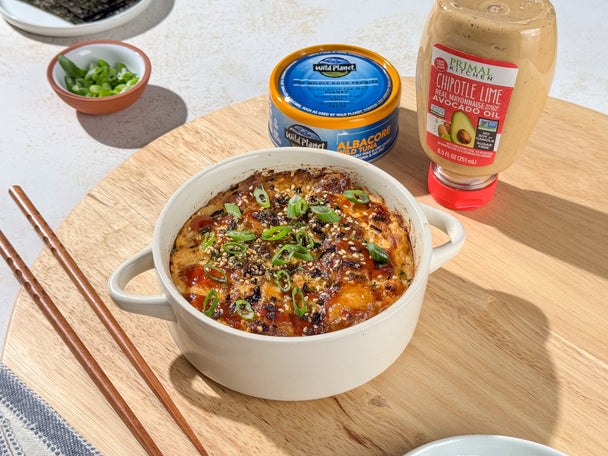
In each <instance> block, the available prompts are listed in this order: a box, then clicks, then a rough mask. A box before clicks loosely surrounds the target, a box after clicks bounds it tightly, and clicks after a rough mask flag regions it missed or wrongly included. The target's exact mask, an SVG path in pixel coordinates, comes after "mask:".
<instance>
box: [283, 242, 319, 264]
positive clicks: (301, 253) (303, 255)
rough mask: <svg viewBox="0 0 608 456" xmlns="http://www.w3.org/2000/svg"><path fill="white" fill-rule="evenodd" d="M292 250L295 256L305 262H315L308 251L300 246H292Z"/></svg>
mask: <svg viewBox="0 0 608 456" xmlns="http://www.w3.org/2000/svg"><path fill="white" fill-rule="evenodd" d="M289 247H290V250H292V251H293V256H294V257H296V258H299V259H300V260H304V261H312V260H314V258H313V256H312V255H311V254H310V252H309V251H308V249H307V248H306V247H304V246H303V245H300V244H295V245H290V246H289Z"/></svg>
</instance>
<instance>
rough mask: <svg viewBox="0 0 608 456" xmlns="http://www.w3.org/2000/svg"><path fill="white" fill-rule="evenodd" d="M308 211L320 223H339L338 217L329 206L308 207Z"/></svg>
mask: <svg viewBox="0 0 608 456" xmlns="http://www.w3.org/2000/svg"><path fill="white" fill-rule="evenodd" d="M310 210H311V211H312V212H313V213H314V214H315V215H316V216H317V218H318V219H319V220H321V221H322V222H328V223H336V222H339V221H340V216H339V215H338V214H336V212H335V211H334V210H333V209H332V208H331V207H329V206H310Z"/></svg>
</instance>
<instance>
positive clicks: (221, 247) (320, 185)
mask: <svg viewBox="0 0 608 456" xmlns="http://www.w3.org/2000/svg"><path fill="white" fill-rule="evenodd" d="M256 189H258V190H257V191H256ZM259 189H263V190H264V192H265V193H266V195H267V196H265V195H264V193H263V192H260V190H259ZM347 190H362V191H364V192H365V194H366V195H367V196H369V202H367V203H361V202H356V201H355V202H353V201H350V200H349V199H348V198H347V197H346V196H345V195H344V192H345V191H347ZM260 193H261V194H260ZM256 195H257V199H256ZM296 195H297V196H299V197H300V198H302V199H303V200H305V202H306V204H304V203H302V202H300V203H299V204H300V205H301V206H300V208H299V209H300V212H302V213H298V212H297V211H296V213H295V214H294V213H293V212H292V211H290V210H288V209H289V207H290V201H291V203H292V204H293V203H294V200H295V199H296V198H294V197H296ZM358 195H361V194H358ZM358 199H359V200H361V199H365V198H364V197H361V196H359V198H358ZM226 203H228V204H226ZM231 205H233V206H231ZM266 205H267V206H268V207H264V206H266ZM234 206H236V207H238V211H237V212H235V211H234ZM292 207H293V206H292ZM319 207H321V209H319ZM304 209H306V210H305V211H303V210H304ZM330 209H332V210H333V211H331V212H333V214H331V215H330V216H329V217H330V221H324V220H323V219H325V218H326V217H327V216H325V215H323V214H318V212H320V211H321V212H327V211H329V210H330ZM275 227H278V228H275ZM273 228H274V229H273ZM282 234H283V236H282V237H280V238H279V239H275V238H276V237H279V236H281V235H282ZM386 255H388V256H386ZM171 275H172V278H173V281H174V282H175V284H176V286H177V287H178V289H179V290H180V292H181V293H182V294H183V296H184V297H185V298H186V299H187V300H188V301H189V302H190V303H191V304H192V305H193V306H194V307H196V308H197V309H199V310H200V311H201V312H203V313H205V314H206V315H207V316H209V317H210V318H213V319H215V320H218V321H220V322H222V323H224V324H226V325H229V326H232V327H234V328H237V329H241V330H245V331H249V332H254V333H260V334H268V335H279V336H299V335H312V334H321V333H325V332H330V331H335V330H338V329H341V328H346V327H348V326H352V325H354V324H356V323H359V322H361V321H364V320H367V319H369V318H371V317H373V316H374V315H376V314H378V313H379V312H381V311H382V310H384V309H386V308H387V307H388V306H390V305H391V304H392V303H393V302H395V300H396V299H397V298H399V297H400V296H401V295H402V294H403V292H404V291H405V290H406V288H407V287H408V286H409V283H410V282H411V280H412V278H413V275H414V261H413V256H412V250H411V245H410V240H409V235H408V231H407V225H406V223H405V222H404V220H403V218H402V217H401V215H400V214H398V213H396V212H394V211H391V210H389V209H388V208H387V207H386V206H385V204H384V201H383V200H382V199H381V198H379V197H378V196H376V195H373V194H371V193H370V192H368V191H367V190H365V189H362V188H359V187H356V186H354V183H353V182H351V179H350V177H349V175H348V174H345V173H340V172H334V171H331V170H328V169H299V170H297V171H286V172H276V173H275V172H272V171H268V172H263V173H262V172H257V173H255V174H253V175H252V176H250V177H249V178H247V179H245V180H244V181H242V182H240V183H239V184H237V185H234V186H233V187H231V188H230V189H228V190H227V191H225V192H222V193H220V194H218V195H216V196H215V197H214V198H213V199H212V200H211V201H210V202H209V203H208V204H207V205H205V206H204V207H202V208H201V209H200V210H199V211H197V212H196V213H195V214H194V215H192V217H191V218H190V219H189V220H188V221H187V222H186V223H185V224H184V226H183V227H182V229H181V230H180V232H179V234H178V236H177V239H176V241H175V246H174V250H173V252H172V254H171Z"/></svg>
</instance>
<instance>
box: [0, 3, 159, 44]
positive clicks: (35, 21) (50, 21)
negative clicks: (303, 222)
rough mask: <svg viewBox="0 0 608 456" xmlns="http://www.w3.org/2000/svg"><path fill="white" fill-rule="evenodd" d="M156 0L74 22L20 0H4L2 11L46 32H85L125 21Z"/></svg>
mask: <svg viewBox="0 0 608 456" xmlns="http://www.w3.org/2000/svg"><path fill="white" fill-rule="evenodd" d="M153 1H154V0H140V1H139V2H137V3H136V4H134V5H132V6H131V7H129V8H127V9H126V10H124V11H121V12H120V13H116V14H115V15H113V16H110V17H108V18H106V19H100V20H98V21H95V22H88V23H86V24H71V23H69V22H67V21H65V20H63V19H61V18H59V17H56V16H54V15H52V14H50V13H47V12H45V11H42V10H41V9H39V8H36V7H34V6H32V5H29V4H27V3H24V2H21V1H19V0H0V14H2V15H3V16H4V18H5V20H6V21H7V22H8V23H10V24H12V25H14V26H15V27H17V28H20V29H22V30H25V31H26V32H31V33H34V34H37V35H44V36H58V37H68V36H81V35H88V34H92V33H98V32H103V31H105V30H110V29H112V28H114V27H118V26H120V25H123V24H125V23H127V22H129V21H130V20H132V19H133V18H135V17H137V16H138V15H140V14H141V13H142V12H143V11H144V10H145V9H146V8H147V7H148V6H149V5H150V3H152V2H153Z"/></svg>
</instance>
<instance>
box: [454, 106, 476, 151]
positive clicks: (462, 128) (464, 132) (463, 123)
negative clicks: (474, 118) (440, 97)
mask: <svg viewBox="0 0 608 456" xmlns="http://www.w3.org/2000/svg"><path fill="white" fill-rule="evenodd" d="M450 137H451V138H452V142H454V143H456V144H460V145H463V146H466V147H473V146H474V145H475V127H474V126H473V123H472V122H471V119H469V116H467V115H466V114H465V113H464V112H462V111H456V112H454V114H452V126H451V128H450Z"/></svg>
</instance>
